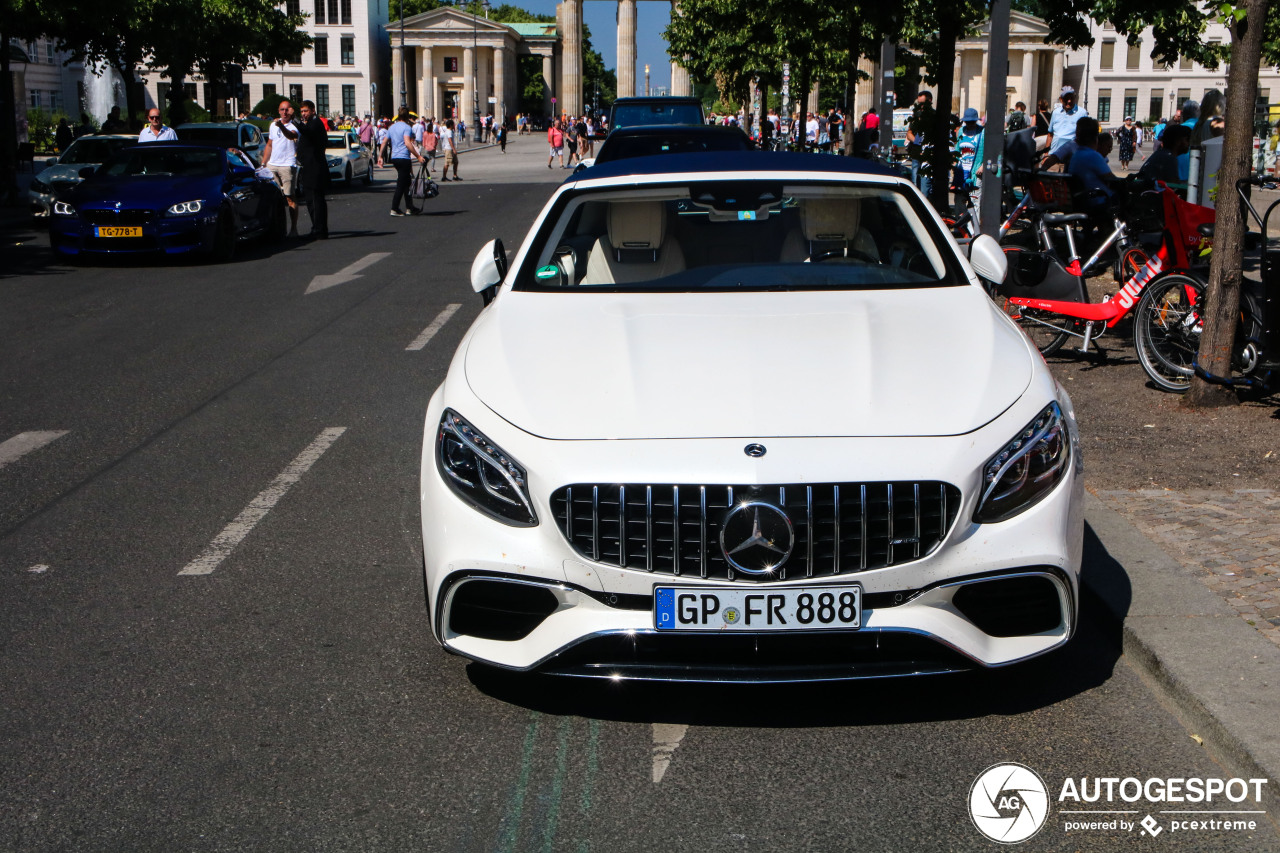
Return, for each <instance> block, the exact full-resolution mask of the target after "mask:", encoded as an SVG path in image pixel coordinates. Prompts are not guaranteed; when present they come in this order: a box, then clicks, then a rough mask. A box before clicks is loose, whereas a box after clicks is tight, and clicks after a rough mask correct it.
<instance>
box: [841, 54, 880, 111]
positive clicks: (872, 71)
mask: <svg viewBox="0 0 1280 853" xmlns="http://www.w3.org/2000/svg"><path fill="white" fill-rule="evenodd" d="M858 70H859V71H861V72H862V73H863V74H866V75H867V78H868V79H866V80H862V79H860V80H858V82H857V84H856V85H855V88H854V90H853V114H852V115H850V116H846V118H848V119H849V126H850V127H853V128H855V129H856V128H857V126H858V122H860V121H861V120H862V116H863V114H864V113H866V111H867V110H869V109H871V108H872V107H874V106H876V80H878V79H879V77H878V75H879V73H880V64H879V63H878V62H876V61H875V60H874V59H872V58H871V57H869V56H863V57H859V58H858ZM877 112H879V110H877Z"/></svg>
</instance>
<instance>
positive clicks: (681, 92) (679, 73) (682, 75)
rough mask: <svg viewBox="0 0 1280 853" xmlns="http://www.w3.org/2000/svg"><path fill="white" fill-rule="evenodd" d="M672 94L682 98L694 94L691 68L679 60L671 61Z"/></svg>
mask: <svg viewBox="0 0 1280 853" xmlns="http://www.w3.org/2000/svg"><path fill="white" fill-rule="evenodd" d="M671 94H673V95H677V96H679V97H682V98H687V97H689V96H690V95H692V94H693V81H692V80H691V79H690V78H689V69H688V68H685V67H684V66H683V65H681V64H680V63H679V62H672V63H671Z"/></svg>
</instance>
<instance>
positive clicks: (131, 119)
mask: <svg viewBox="0 0 1280 853" xmlns="http://www.w3.org/2000/svg"><path fill="white" fill-rule="evenodd" d="M116 71H119V72H120V77H121V79H123V80H124V83H125V86H124V104H125V107H124V111H125V124H127V125H128V126H129V129H130V130H131V131H133V132H134V133H138V132H140V131H141V130H142V128H143V126H144V125H145V124H146V122H145V121H142V120H141V119H140V118H139V115H142V114H145V113H146V106H147V102H146V99H145V97H144V96H143V91H144V90H143V87H142V86H140V85H139V84H138V79H137V78H138V75H137V74H136V73H135V71H134V66H133V65H131V64H128V63H125V62H120V63H119V64H117V65H116ZM156 106H160V105H159V104H156Z"/></svg>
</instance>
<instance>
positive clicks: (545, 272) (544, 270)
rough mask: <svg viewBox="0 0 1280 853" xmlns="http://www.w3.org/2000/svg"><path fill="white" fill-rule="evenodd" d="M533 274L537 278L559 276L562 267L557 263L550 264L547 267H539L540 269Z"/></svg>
mask: <svg viewBox="0 0 1280 853" xmlns="http://www.w3.org/2000/svg"><path fill="white" fill-rule="evenodd" d="M533 275H534V277H535V278H559V276H560V267H558V266H556V265H555V264H548V265H547V266H545V267H539V268H538V271H537V272H536V273H534V274H533Z"/></svg>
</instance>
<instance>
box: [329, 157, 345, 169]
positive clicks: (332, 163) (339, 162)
mask: <svg viewBox="0 0 1280 853" xmlns="http://www.w3.org/2000/svg"><path fill="white" fill-rule="evenodd" d="M341 165H342V160H341V158H338V157H330V158H329V166H330V167H333V166H341Z"/></svg>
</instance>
